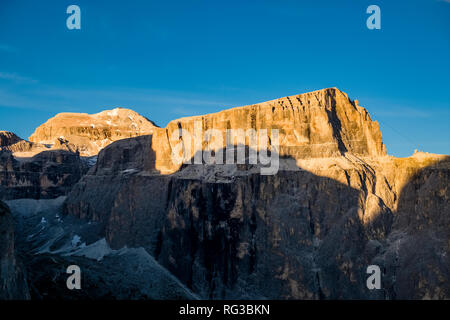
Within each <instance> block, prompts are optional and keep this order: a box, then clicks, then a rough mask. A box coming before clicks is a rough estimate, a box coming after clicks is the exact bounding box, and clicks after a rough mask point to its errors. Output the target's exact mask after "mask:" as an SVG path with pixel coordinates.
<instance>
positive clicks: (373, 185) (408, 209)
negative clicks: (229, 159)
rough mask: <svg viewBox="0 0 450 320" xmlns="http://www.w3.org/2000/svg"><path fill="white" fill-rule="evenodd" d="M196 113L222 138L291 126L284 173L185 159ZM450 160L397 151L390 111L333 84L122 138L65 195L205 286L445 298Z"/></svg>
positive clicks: (115, 241) (117, 236) (286, 130)
mask: <svg viewBox="0 0 450 320" xmlns="http://www.w3.org/2000/svg"><path fill="white" fill-rule="evenodd" d="M196 122H197V125H198V123H200V127H201V129H202V132H205V131H207V130H208V129H211V128H213V129H217V130H219V131H221V132H222V133H223V137H224V139H223V143H222V144H217V145H215V146H214V147H215V149H216V150H218V149H220V148H223V147H225V141H226V140H225V135H226V133H225V130H227V129H244V130H246V129H255V130H258V129H269V130H268V135H270V129H278V130H279V134H280V139H279V140H280V145H279V149H278V152H279V155H280V169H279V171H278V173H277V174H275V175H269V176H262V175H260V172H259V170H258V165H250V164H243V165H240V164H228V165H195V164H188V165H186V164H185V165H182V166H181V165H177V164H175V163H174V162H173V161H172V156H171V155H172V151H173V148H174V146H175V145H176V144H177V143H180V141H181V142H182V143H183V142H184V141H183V139H184V138H179V137H177V136H176V135H174V134H173V133H174V132H177V131H178V132H179V131H180V130H181V129H183V130H186V131H188V132H191V133H193V132H194V127H195V126H196ZM185 145H187V144H185ZM204 147H205V145H204V144H201V146H197V147H195V146H192V148H191V149H189V151H190V154H189V155H190V156H191V157H194V156H195V154H196V153H197V152H200V151H202V149H203V148H204ZM247 147H248V145H247ZM449 163H450V160H449V157H448V156H438V155H431V154H422V153H418V154H415V155H414V156H412V157H410V158H403V159H397V158H394V157H390V156H387V155H386V150H385V147H384V145H383V143H382V138H381V133H380V131H379V127H378V124H377V123H376V122H373V121H372V120H371V119H370V116H369V114H368V113H367V111H366V110H365V109H364V108H362V107H360V106H358V103H357V102H356V101H352V100H350V99H349V98H348V97H347V95H346V94H345V93H343V92H341V91H339V90H338V89H335V88H331V89H325V90H320V91H315V92H312V93H307V94H303V95H298V96H293V97H287V98H282V99H278V100H274V101H270V102H265V103H261V104H257V105H252V106H246V107H241V108H234V109H230V110H225V111H222V112H219V113H216V114H211V115H205V116H199V117H190V118H183V119H179V120H175V121H172V122H171V123H169V125H168V126H167V127H166V128H156V129H154V131H153V134H151V135H146V136H142V137H136V138H130V139H125V140H121V141H118V142H115V143H113V144H111V145H109V146H107V147H106V148H105V149H103V150H102V151H100V153H99V155H98V161H97V164H96V165H95V166H94V167H93V168H92V169H91V170H90V171H89V172H88V174H87V175H85V176H84V177H83V178H82V179H81V180H80V181H79V182H78V183H77V184H76V185H75V186H74V187H73V189H72V190H71V192H70V194H69V195H68V197H67V199H66V202H65V204H64V208H65V212H66V213H67V214H70V215H72V216H75V217H79V218H82V219H87V220H92V221H96V222H98V223H100V224H101V225H102V226H103V229H104V236H105V237H106V240H107V241H108V243H109V244H110V245H111V246H112V247H113V248H121V247H123V246H128V247H130V246H131V247H133V246H135V247H137V246H143V247H145V248H146V249H147V251H148V252H150V253H151V254H152V255H153V256H154V257H155V259H156V260H157V261H158V262H159V263H160V264H161V265H162V266H164V267H165V268H166V269H168V270H169V271H170V272H171V273H172V274H174V275H175V276H176V277H177V278H178V279H180V280H181V281H182V282H183V283H184V284H185V285H186V286H187V287H188V288H189V289H191V290H192V291H193V292H194V293H196V294H198V295H199V296H200V297H203V298H273V299H358V298H364V299H395V298H406V299H407V298H412V299H422V298H434V299H442V298H449V297H450V288H449V285H448V284H449V283H450V282H449V280H450V279H449V278H450V274H449V271H448V268H447V267H446V266H448V262H449V261H448V254H449V251H450V250H449V240H448V239H449V235H448V221H447V220H446V219H447V216H448V213H449V212H450V208H449V206H448V204H449V201H448V198H449V191H448V187H447V186H448V178H449V170H450V166H449ZM418 190H422V191H423V192H418ZM419 221H422V222H419ZM445 223H447V224H445ZM427 239H428V240H427ZM423 241H425V242H423ZM414 248H416V250H414ZM430 252H435V254H431V253H430ZM410 261H416V262H417V263H413V264H410V263H409V262H410ZM371 264H377V265H379V266H380V268H381V270H383V278H382V281H383V283H382V288H383V289H381V290H369V289H368V288H367V286H366V279H367V277H368V275H367V273H366V268H367V266H368V265H371Z"/></svg>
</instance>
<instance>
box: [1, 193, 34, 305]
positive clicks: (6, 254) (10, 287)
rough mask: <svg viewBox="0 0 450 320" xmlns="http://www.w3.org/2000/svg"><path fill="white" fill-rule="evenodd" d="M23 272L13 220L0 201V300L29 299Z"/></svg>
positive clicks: (7, 209)
mask: <svg viewBox="0 0 450 320" xmlns="http://www.w3.org/2000/svg"><path fill="white" fill-rule="evenodd" d="M23 270H24V268H23V267H22V265H21V263H20V262H18V260H17V257H16V252H15V245H14V228H13V219H12V217H11V213H10V211H9V208H8V207H7V206H6V205H5V204H4V203H3V202H1V201H0V300H23V299H29V297H30V294H29V291H28V285H27V282H26V280H25V274H24V272H23Z"/></svg>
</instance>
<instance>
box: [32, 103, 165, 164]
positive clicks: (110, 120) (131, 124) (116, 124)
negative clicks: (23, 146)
mask: <svg viewBox="0 0 450 320" xmlns="http://www.w3.org/2000/svg"><path fill="white" fill-rule="evenodd" d="M155 128H157V127H156V126H155V125H154V124H153V123H152V122H151V121H149V120H148V119H146V118H144V117H142V116H141V115H139V114H138V113H136V112H134V111H132V110H129V109H123V108H116V109H113V110H108V111H103V112H100V113H97V114H92V115H90V114H86V113H60V114H57V115H56V116H55V117H53V118H51V119H49V120H48V121H47V122H46V123H44V124H42V125H41V126H40V127H38V128H37V129H36V131H35V132H34V133H33V134H32V135H31V136H30V137H29V140H30V141H31V142H36V143H40V144H45V145H50V146H54V145H55V144H56V145H57V144H63V145H64V144H65V145H68V146H69V148H71V149H74V150H73V151H78V152H79V153H80V155H81V156H86V157H88V156H94V155H97V154H98V152H99V151H100V150H101V149H103V148H104V147H106V146H107V145H109V144H110V143H112V142H114V141H117V140H120V139H125V138H131V137H137V136H141V135H147V134H152V133H153V131H154V129H155Z"/></svg>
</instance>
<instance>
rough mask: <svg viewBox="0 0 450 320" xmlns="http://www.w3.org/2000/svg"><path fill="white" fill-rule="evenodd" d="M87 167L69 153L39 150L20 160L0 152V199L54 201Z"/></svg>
mask: <svg viewBox="0 0 450 320" xmlns="http://www.w3.org/2000/svg"><path fill="white" fill-rule="evenodd" d="M88 168H89V166H88V164H87V163H86V162H85V161H83V160H82V159H81V158H80V156H79V155H78V154H77V153H73V152H69V151H63V150H52V151H43V152H41V153H38V154H36V155H35V156H33V157H31V158H21V159H18V158H15V157H14V156H13V153H12V152H10V151H0V199H3V200H9V199H20V198H34V199H40V198H56V197H58V196H60V195H64V194H66V193H67V192H68V191H69V190H70V188H71V187H72V186H73V185H74V184H75V183H76V182H78V180H79V179H80V178H81V177H82V176H83V175H84V174H85V173H86V172H87V170H88Z"/></svg>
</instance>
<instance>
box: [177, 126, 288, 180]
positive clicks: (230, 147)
mask: <svg viewBox="0 0 450 320" xmlns="http://www.w3.org/2000/svg"><path fill="white" fill-rule="evenodd" d="M223 134H224V133H223V131H221V130H217V129H208V130H206V131H205V132H204V133H203V129H202V122H201V121H195V122H194V132H193V134H191V132H190V131H188V130H186V129H183V128H181V127H180V128H179V130H175V131H173V132H172V135H171V141H178V143H177V144H176V145H175V146H174V147H173V148H172V154H171V156H172V161H173V162H174V163H176V164H178V165H180V164H182V163H184V164H191V163H192V154H193V163H194V164H207V165H213V164H215V165H218V164H224V150H225V164H235V163H237V164H245V163H246V154H245V153H246V149H247V147H248V163H249V164H255V165H256V164H258V161H259V164H261V165H262V167H261V171H260V172H261V175H275V174H276V173H277V172H278V169H279V154H278V150H279V133H278V129H270V137H269V135H268V131H267V129H260V130H258V131H257V130H255V129H253V128H251V129H247V130H244V129H227V130H226V132H225V136H226V138H225V142H226V144H225V147H224V137H223ZM192 150H193V152H192ZM235 150H237V153H236V156H235ZM268 165H270V166H268Z"/></svg>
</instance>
